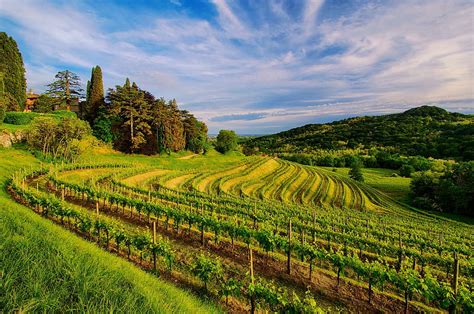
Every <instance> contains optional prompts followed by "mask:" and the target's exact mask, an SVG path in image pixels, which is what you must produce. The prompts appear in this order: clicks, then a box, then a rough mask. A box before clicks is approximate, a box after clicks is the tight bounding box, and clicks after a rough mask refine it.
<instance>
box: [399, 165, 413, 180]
mask: <svg viewBox="0 0 474 314" xmlns="http://www.w3.org/2000/svg"><path fill="white" fill-rule="evenodd" d="M399 172H400V175H401V176H402V177H407V178H409V177H411V175H412V173H413V172H415V168H413V166H411V165H403V166H401V167H400V170H399Z"/></svg>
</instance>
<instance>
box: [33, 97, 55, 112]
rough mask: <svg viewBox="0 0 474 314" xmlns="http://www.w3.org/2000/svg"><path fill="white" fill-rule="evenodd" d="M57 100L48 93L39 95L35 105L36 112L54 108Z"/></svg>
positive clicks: (48, 110)
mask: <svg viewBox="0 0 474 314" xmlns="http://www.w3.org/2000/svg"><path fill="white" fill-rule="evenodd" d="M54 104H55V100H54V99H53V98H51V97H49V96H48V95H46V94H42V95H40V96H39V97H38V99H37V100H36V102H35V105H34V106H33V109H32V110H33V111H34V112H41V113H48V112H52V111H53V110H54Z"/></svg>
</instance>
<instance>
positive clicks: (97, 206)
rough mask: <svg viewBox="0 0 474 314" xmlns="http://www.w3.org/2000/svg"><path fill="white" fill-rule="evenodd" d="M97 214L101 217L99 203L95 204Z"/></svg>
mask: <svg viewBox="0 0 474 314" xmlns="http://www.w3.org/2000/svg"><path fill="white" fill-rule="evenodd" d="M95 212H96V213H97V216H99V202H98V201H96V202H95Z"/></svg>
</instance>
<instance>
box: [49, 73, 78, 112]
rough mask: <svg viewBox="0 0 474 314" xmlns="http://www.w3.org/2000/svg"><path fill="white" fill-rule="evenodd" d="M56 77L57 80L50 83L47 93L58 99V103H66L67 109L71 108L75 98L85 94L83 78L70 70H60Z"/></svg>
mask: <svg viewBox="0 0 474 314" xmlns="http://www.w3.org/2000/svg"><path fill="white" fill-rule="evenodd" d="M55 78H56V81H54V82H53V83H51V84H49V85H48V91H47V92H46V93H47V94H48V95H49V96H51V97H53V98H54V99H55V100H56V104H58V105H62V104H65V105H66V110H71V104H72V101H73V99H80V98H81V97H82V95H83V94H82V92H83V91H84V90H83V89H82V88H81V79H80V78H79V76H78V75H77V74H75V73H73V72H71V71H69V70H65V71H61V72H58V73H57V74H56V76H55Z"/></svg>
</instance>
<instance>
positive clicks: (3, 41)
mask: <svg viewBox="0 0 474 314" xmlns="http://www.w3.org/2000/svg"><path fill="white" fill-rule="evenodd" d="M2 78H3V80H2ZM0 80H1V81H3V83H1V84H0V85H1V87H0V88H1V89H2V91H0V92H1V93H0V97H2V96H4V95H5V96H7V97H8V98H9V99H11V101H9V102H12V103H14V106H13V108H18V110H19V108H20V106H22V105H23V104H24V103H25V101H26V78H25V67H24V65H23V58H22V56H21V53H20V51H19V50H18V46H17V44H16V41H15V40H14V39H13V38H12V37H9V36H8V35H7V34H6V33H5V32H0ZM11 109H12V108H9V109H7V110H11Z"/></svg>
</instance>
